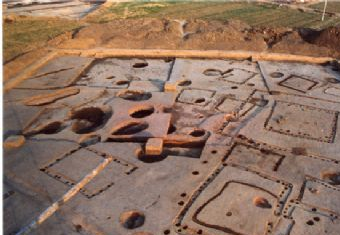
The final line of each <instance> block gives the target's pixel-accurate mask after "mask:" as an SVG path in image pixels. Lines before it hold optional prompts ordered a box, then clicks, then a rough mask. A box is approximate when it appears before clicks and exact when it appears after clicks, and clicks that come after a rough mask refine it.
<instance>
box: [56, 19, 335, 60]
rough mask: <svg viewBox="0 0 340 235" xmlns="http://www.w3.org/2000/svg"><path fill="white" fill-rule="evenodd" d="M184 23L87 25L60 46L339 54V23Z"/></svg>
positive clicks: (144, 21)
mask: <svg viewBox="0 0 340 235" xmlns="http://www.w3.org/2000/svg"><path fill="white" fill-rule="evenodd" d="M182 25H183V26H182ZM182 25H181V22H179V21H174V20H168V19H117V20H114V21H112V22H109V23H105V24H93V25H90V26H88V27H85V28H83V29H81V30H79V32H77V33H76V34H75V35H74V36H73V38H72V39H70V40H65V41H64V42H63V43H61V44H60V45H59V47H60V48H77V49H87V48H94V47H104V48H129V49H151V48H152V49H199V50H249V51H269V52H281V53H290V54H299V55H310V56H330V57H336V58H340V43H339V42H340V30H339V28H334V27H333V28H328V29H326V30H323V31H320V32H318V31H312V30H304V33H301V30H293V29H289V28H252V27H250V26H248V25H247V24H245V23H242V22H239V21H226V22H220V21H204V20H189V21H187V22H186V23H185V24H182ZM302 31H303V30H302Z"/></svg>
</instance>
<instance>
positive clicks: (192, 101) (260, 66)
mask: <svg viewBox="0 0 340 235" xmlns="http://www.w3.org/2000/svg"><path fill="white" fill-rule="evenodd" d="M339 112H340V73H339V70H338V68H336V67H333V66H332V65H316V64H304V63H288V62H271V61H257V62H253V61H248V60H244V61H237V60H211V59H210V60H205V59H181V58H173V59H137V58H125V59H122V58H104V59H96V58H91V57H78V56H71V55H64V56H59V57H56V58H54V59H52V60H50V61H49V62H47V63H46V64H44V65H42V66H41V67H40V68H39V69H37V70H36V71H35V72H34V73H33V74H32V75H31V76H30V77H29V78H28V79H26V80H24V81H22V82H21V83H20V84H18V85H17V86H16V87H15V88H13V89H11V90H9V91H8V92H7V93H5V95H4V130H3V131H4V146H5V149H4V185H5V188H4V220H5V221H4V226H5V227H4V231H5V234H16V233H17V232H18V231H20V230H21V229H22V228H24V227H25V226H27V225H28V224H30V223H31V222H32V221H34V220H35V219H36V218H37V216H38V215H39V214H41V213H42V212H43V211H44V210H45V209H46V208H48V207H49V206H51V205H52V203H53V202H55V201H56V200H58V199H59V198H61V197H63V195H65V193H66V192H68V190H70V189H71V188H72V187H74V186H75V185H76V184H77V183H78V182H79V181H81V180H82V179H83V178H84V177H85V176H86V175H88V174H89V173H91V172H92V171H93V170H94V169H96V167H97V166H98V165H99V164H101V163H102V162H103V161H105V160H107V159H110V162H109V163H108V164H107V165H105V167H104V168H103V169H101V171H99V172H97V173H98V174H97V175H96V176H95V177H94V178H93V179H92V180H91V181H90V182H88V183H87V184H84V185H83V187H82V188H81V190H80V191H79V193H77V194H75V195H74V196H73V198H71V199H70V200H69V201H67V202H65V203H64V204H63V205H61V206H60V208H59V209H58V210H57V211H56V213H54V214H52V215H51V216H50V217H49V218H47V219H46V220H45V221H44V222H43V223H41V224H39V226H37V228H35V229H34V230H32V231H31V234H51V235H54V234H68V235H71V234H122V235H123V234H124V235H142V234H144V235H151V234H153V235H162V234H173V235H174V234H182V235H197V234H204V235H224V234H233V235H249V234H254V235H255V234H256V235H264V234H267V235H270V234H290V235H301V234H309V235H313V234H315V235H320V234H329V235H331V234H332V235H336V234H339V231H340V218H339V216H340V163H339V162H340V119H339Z"/></svg>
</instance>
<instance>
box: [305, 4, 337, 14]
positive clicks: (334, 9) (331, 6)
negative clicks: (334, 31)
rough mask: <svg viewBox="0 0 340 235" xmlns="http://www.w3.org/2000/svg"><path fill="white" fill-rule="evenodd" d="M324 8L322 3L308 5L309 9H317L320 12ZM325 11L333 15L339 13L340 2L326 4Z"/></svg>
mask: <svg viewBox="0 0 340 235" xmlns="http://www.w3.org/2000/svg"><path fill="white" fill-rule="evenodd" d="M324 6H325V3H324V2H320V3H317V4H313V5H310V7H311V8H313V9H318V10H321V11H323V8H324ZM326 11H327V12H333V13H340V2H328V3H327V8H326Z"/></svg>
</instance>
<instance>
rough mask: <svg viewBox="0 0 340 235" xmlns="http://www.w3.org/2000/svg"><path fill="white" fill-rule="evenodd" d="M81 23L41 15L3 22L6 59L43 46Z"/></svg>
mask: <svg viewBox="0 0 340 235" xmlns="http://www.w3.org/2000/svg"><path fill="white" fill-rule="evenodd" d="M79 26H80V23H79V22H77V21H73V20H65V19H58V18H41V17H17V18H16V19H15V20H14V21H13V22H6V21H5V22H4V23H3V37H4V39H3V49H4V55H3V56H4V61H8V60H10V59H13V58H14V57H16V56H18V55H20V54H23V53H26V52H28V51H30V50H34V49H36V48H39V47H42V46H44V45H45V44H46V42H47V41H48V40H50V39H52V38H54V37H56V36H58V35H60V34H62V33H64V32H66V31H70V30H73V29H75V28H77V27H79Z"/></svg>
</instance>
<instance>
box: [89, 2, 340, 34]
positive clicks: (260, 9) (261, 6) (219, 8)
mask: <svg viewBox="0 0 340 235" xmlns="http://www.w3.org/2000/svg"><path fill="white" fill-rule="evenodd" d="M333 6H334V7H339V9H340V3H332V4H330V6H329V8H332V7H333ZM143 17H149V18H173V19H207V20H219V21H226V20H231V19H237V20H241V21H244V22H246V23H247V24H249V25H251V26H269V27H280V26H283V27H291V28H293V27H311V28H323V27H326V26H330V25H336V24H337V22H340V19H339V18H338V17H329V16H326V18H325V21H323V22H321V15H320V14H319V13H307V12H300V11H299V10H296V9H291V8H288V7H280V6H278V5H275V4H266V3H254V2H251V3H247V2H229V3H228V2H227V3H226V2H218V1H216V2H185V1H184V2H171V1H170V2H158V3H151V2H129V3H116V4H112V5H111V6H109V7H108V8H106V9H105V10H104V11H103V12H101V13H100V15H99V14H98V15H96V16H95V17H92V22H97V23H102V22H108V21H110V20H112V19H117V18H143Z"/></svg>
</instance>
